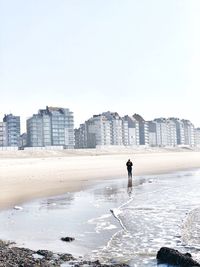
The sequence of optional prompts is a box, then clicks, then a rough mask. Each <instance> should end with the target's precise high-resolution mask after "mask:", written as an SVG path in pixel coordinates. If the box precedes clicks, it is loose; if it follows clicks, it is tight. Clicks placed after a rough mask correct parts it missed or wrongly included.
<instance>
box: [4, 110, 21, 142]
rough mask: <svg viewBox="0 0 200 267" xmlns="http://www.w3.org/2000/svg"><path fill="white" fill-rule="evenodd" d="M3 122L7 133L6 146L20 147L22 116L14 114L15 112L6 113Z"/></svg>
mask: <svg viewBox="0 0 200 267" xmlns="http://www.w3.org/2000/svg"><path fill="white" fill-rule="evenodd" d="M3 123H4V125H5V133H6V140H5V142H6V143H5V146H12V147H18V146H19V138H20V117H19V116H14V115H13V114H8V115H5V116H4V118H3Z"/></svg>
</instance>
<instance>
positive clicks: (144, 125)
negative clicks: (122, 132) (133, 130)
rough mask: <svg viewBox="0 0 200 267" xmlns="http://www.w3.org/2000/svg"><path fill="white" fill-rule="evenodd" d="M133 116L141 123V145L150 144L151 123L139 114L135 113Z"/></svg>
mask: <svg viewBox="0 0 200 267" xmlns="http://www.w3.org/2000/svg"><path fill="white" fill-rule="evenodd" d="M133 118H134V119H135V120H136V121H137V122H138V124H139V145H143V146H144V145H145V146H148V145H149V124H148V122H147V121H145V120H144V119H143V118H142V116H140V115H139V114H136V113H135V114H134V115H133Z"/></svg>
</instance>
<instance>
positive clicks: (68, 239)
mask: <svg viewBox="0 0 200 267" xmlns="http://www.w3.org/2000/svg"><path fill="white" fill-rule="evenodd" d="M61 240H62V241H65V242H72V241H74V240H75V238H73V237H69V236H67V237H61Z"/></svg>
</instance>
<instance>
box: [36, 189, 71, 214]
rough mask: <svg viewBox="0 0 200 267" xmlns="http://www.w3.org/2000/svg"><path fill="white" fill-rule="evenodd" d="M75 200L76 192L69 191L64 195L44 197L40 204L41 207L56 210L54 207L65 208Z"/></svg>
mask: <svg viewBox="0 0 200 267" xmlns="http://www.w3.org/2000/svg"><path fill="white" fill-rule="evenodd" d="M73 201H74V194H72V193H67V194H65V195H62V196H57V197H49V198H47V199H43V200H42V201H41V204H40V209H47V210H54V209H65V208H69V206H70V205H72V202H73Z"/></svg>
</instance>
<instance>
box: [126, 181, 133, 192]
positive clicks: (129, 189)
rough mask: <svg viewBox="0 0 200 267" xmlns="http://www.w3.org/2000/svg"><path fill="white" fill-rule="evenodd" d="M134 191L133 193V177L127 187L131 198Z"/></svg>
mask: <svg viewBox="0 0 200 267" xmlns="http://www.w3.org/2000/svg"><path fill="white" fill-rule="evenodd" d="M132 191H133V181H132V177H129V178H128V185H127V193H128V195H129V197H130V196H131V195H132Z"/></svg>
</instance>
